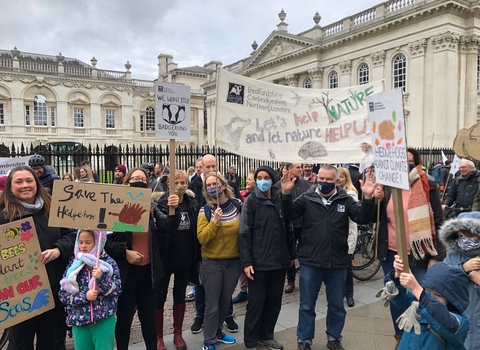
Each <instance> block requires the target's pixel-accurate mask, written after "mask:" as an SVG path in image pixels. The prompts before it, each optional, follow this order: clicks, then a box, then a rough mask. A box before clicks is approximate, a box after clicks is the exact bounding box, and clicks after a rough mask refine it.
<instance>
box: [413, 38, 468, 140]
mask: <svg viewBox="0 0 480 350" xmlns="http://www.w3.org/2000/svg"><path fill="white" fill-rule="evenodd" d="M458 44H459V36H458V35H456V34H454V33H452V32H450V31H447V32H445V33H443V34H439V35H436V36H434V37H432V46H433V98H434V101H433V106H432V112H433V113H432V114H431V116H432V117H431V119H430V120H426V122H427V123H430V124H431V125H432V132H434V133H435V139H434V142H433V146H434V147H440V146H442V145H453V141H454V139H455V136H456V134H457V131H458V125H457V120H458V110H457V103H458V81H457V79H458V66H459V65H458ZM419 117H420V116H419ZM430 143H431V135H424V139H423V146H430Z"/></svg>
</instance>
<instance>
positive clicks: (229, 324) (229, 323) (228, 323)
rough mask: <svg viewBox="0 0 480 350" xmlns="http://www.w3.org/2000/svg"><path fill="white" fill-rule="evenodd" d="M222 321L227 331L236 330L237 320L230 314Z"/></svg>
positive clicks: (233, 331)
mask: <svg viewBox="0 0 480 350" xmlns="http://www.w3.org/2000/svg"><path fill="white" fill-rule="evenodd" d="M224 323H225V326H227V329H228V331H229V332H231V333H236V332H238V324H237V322H235V320H234V319H233V317H232V316H230V317H227V318H226V319H225V322H224Z"/></svg>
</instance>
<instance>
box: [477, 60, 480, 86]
mask: <svg viewBox="0 0 480 350" xmlns="http://www.w3.org/2000/svg"><path fill="white" fill-rule="evenodd" d="M477 91H480V55H478V56H477Z"/></svg>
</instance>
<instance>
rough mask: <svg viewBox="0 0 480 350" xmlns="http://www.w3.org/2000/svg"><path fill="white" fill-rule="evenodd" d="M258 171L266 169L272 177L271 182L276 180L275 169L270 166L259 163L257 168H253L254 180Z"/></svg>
mask: <svg viewBox="0 0 480 350" xmlns="http://www.w3.org/2000/svg"><path fill="white" fill-rule="evenodd" d="M260 171H266V172H267V173H268V175H270V178H271V179H272V183H275V182H276V179H275V171H274V170H273V169H272V168H270V167H269V166H268V165H260V166H259V167H258V168H257V170H255V175H254V178H255V180H256V179H257V175H258V173H259V172H260Z"/></svg>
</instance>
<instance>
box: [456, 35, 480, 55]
mask: <svg viewBox="0 0 480 350" xmlns="http://www.w3.org/2000/svg"><path fill="white" fill-rule="evenodd" d="M479 46H480V37H478V36H477V35H469V36H461V37H460V51H462V52H465V53H478V47H479Z"/></svg>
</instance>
